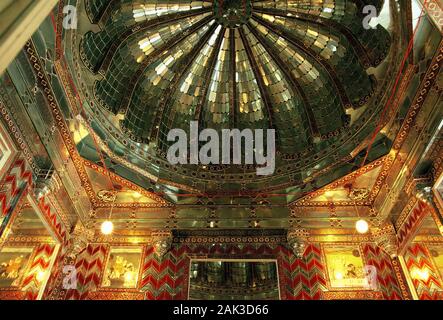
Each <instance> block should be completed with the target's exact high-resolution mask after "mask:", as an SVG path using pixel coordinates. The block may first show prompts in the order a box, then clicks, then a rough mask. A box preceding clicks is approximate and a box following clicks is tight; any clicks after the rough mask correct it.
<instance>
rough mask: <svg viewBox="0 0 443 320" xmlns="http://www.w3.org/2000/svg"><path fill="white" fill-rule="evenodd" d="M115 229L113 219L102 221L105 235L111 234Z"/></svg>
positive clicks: (102, 230) (102, 229)
mask: <svg viewBox="0 0 443 320" xmlns="http://www.w3.org/2000/svg"><path fill="white" fill-rule="evenodd" d="M113 231H114V224H113V223H112V222H111V221H105V222H103V223H102V226H101V232H102V233H103V234H105V235H109V234H111V233H112V232H113Z"/></svg>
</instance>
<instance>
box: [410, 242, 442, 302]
mask: <svg viewBox="0 0 443 320" xmlns="http://www.w3.org/2000/svg"><path fill="white" fill-rule="evenodd" d="M404 258H405V261H406V266H407V268H408V270H409V273H411V272H412V271H413V270H414V268H418V269H419V270H424V269H427V270H428V272H429V278H428V280H426V281H425V280H419V279H412V282H413V283H414V287H415V289H416V291H417V294H418V297H419V299H420V300H441V299H442V298H443V294H442V291H443V284H442V283H441V280H440V278H439V277H438V270H435V268H434V265H433V263H432V261H431V259H432V258H431V256H430V255H429V251H428V249H427V248H426V246H424V245H422V244H417V243H414V244H412V245H411V246H409V247H408V248H407V251H406V253H405V256H404Z"/></svg>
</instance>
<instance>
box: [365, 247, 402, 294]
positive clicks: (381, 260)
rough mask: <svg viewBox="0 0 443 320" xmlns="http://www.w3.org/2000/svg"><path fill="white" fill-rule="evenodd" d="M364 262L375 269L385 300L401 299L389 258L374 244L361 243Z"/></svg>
mask: <svg viewBox="0 0 443 320" xmlns="http://www.w3.org/2000/svg"><path fill="white" fill-rule="evenodd" d="M363 254H364V256H365V258H366V263H367V264H368V265H372V266H374V267H375V268H376V269H377V281H378V286H379V288H380V290H381V292H382V293H383V298H384V299H385V300H402V299H403V296H402V293H401V289H400V287H399V284H398V282H397V278H396V276H395V272H394V269H393V266H392V263H391V258H390V257H389V256H388V255H387V254H386V253H385V252H384V251H383V250H381V249H380V248H379V247H378V246H377V245H375V244H365V245H363Z"/></svg>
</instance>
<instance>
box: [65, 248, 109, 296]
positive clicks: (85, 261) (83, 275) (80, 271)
mask: <svg viewBox="0 0 443 320" xmlns="http://www.w3.org/2000/svg"><path fill="white" fill-rule="evenodd" d="M107 249H108V247H107V246H106V245H103V244H90V245H88V246H87V248H86V250H85V251H84V252H83V253H82V254H80V256H79V257H78V258H77V261H76V263H75V268H76V269H77V289H69V290H67V291H66V297H65V299H66V300H86V299H87V298H88V294H89V292H91V291H95V290H96V289H97V287H99V285H100V277H101V275H102V272H103V271H104V263H105V259H106V254H107Z"/></svg>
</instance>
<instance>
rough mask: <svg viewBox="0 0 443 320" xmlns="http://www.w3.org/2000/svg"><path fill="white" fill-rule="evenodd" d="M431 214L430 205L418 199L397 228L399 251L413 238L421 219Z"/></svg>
mask: <svg viewBox="0 0 443 320" xmlns="http://www.w3.org/2000/svg"><path fill="white" fill-rule="evenodd" d="M427 214H431V212H430V207H429V205H428V204H426V203H425V202H423V201H421V200H418V201H417V203H416V204H415V206H414V207H413V209H412V210H411V212H410V213H409V215H408V216H407V217H406V219H405V220H404V221H403V223H402V224H401V225H400V226H399V228H398V230H397V238H398V247H399V252H400V253H403V252H404V251H405V249H406V248H407V246H408V245H409V244H410V243H411V241H412V240H413V239H414V237H415V234H416V232H417V230H418V229H419V227H420V225H421V223H422V221H423V219H424V218H425V217H426V215H427Z"/></svg>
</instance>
